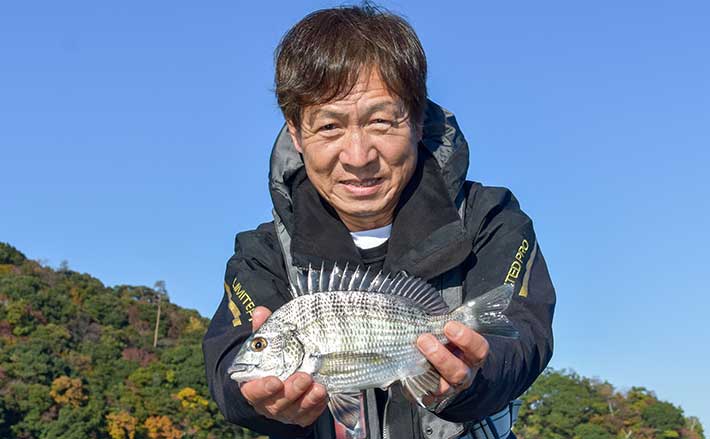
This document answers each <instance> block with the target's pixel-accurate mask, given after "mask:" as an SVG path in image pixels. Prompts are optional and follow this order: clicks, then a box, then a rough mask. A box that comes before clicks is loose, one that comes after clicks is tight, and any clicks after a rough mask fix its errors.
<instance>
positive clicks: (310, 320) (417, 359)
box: [227, 264, 518, 438]
mask: <svg viewBox="0 0 710 439" xmlns="http://www.w3.org/2000/svg"><path fill="white" fill-rule="evenodd" d="M291 290H292V295H293V296H294V298H293V299H292V300H290V301H289V302H287V303H286V304H284V305H283V306H282V307H280V308H279V309H277V310H276V311H274V312H273V314H271V316H269V318H268V319H267V320H266V321H265V322H264V323H263V324H262V326H261V327H259V329H258V330H257V331H255V332H254V333H253V334H252V335H251V336H250V337H248V338H247V339H246V341H245V342H244V343H243V344H242V346H241V347H240V349H239V350H238V352H237V354H236V356H235V357H234V360H233V361H232V363H231V366H230V367H229V368H228V370H227V373H228V374H229V377H230V378H231V379H232V380H234V381H236V382H238V383H243V382H247V381H251V380H254V379H259V378H264V377H267V376H276V377H278V378H280V379H281V380H285V379H286V378H288V377H289V376H291V375H292V374H294V373H295V372H299V371H300V372H306V373H308V374H310V375H311V376H312V377H313V380H314V381H315V382H317V383H320V384H321V385H323V386H324V387H325V389H326V391H327V392H328V396H329V401H328V407H329V409H330V411H331V413H332V414H333V417H334V418H335V420H336V421H338V422H339V423H341V424H343V425H344V426H345V427H346V428H347V429H348V433H349V435H350V436H349V437H357V438H359V437H363V434H364V433H363V428H362V425H361V424H362V422H363V421H362V418H363V417H362V413H361V391H362V390H365V389H371V388H380V389H383V390H386V389H387V388H389V387H390V386H391V385H393V384H395V383H400V384H401V386H402V389H403V391H404V392H405V393H408V394H409V396H410V397H411V399H412V400H414V401H416V402H417V403H418V404H419V405H421V406H422V407H424V406H425V404H424V402H423V401H424V398H425V397H426V396H427V395H431V394H433V393H434V392H436V391H437V389H438V387H439V381H440V380H439V378H440V375H439V373H438V372H437V371H436V369H435V368H434V367H433V366H432V365H431V363H429V362H428V361H427V360H426V358H425V357H424V355H422V354H421V352H420V351H419V349H418V348H417V346H416V340H417V338H418V337H419V336H420V335H421V334H424V333H431V334H433V335H434V337H436V338H437V340H439V341H440V342H441V343H444V344H445V343H447V342H448V340H447V338H446V336H445V335H444V325H445V324H446V323H447V322H449V321H458V322H461V323H463V324H465V325H466V326H468V327H470V328H471V329H473V330H475V331H477V332H479V333H481V334H488V335H498V336H504V337H512V338H516V337H518V331H517V330H516V329H515V327H514V326H513V325H512V324H511V322H510V320H509V319H508V317H507V316H506V315H505V314H504V311H505V310H506V309H507V308H508V305H509V304H510V302H511V300H512V296H513V286H512V285H510V284H503V285H501V286H499V287H497V288H495V289H493V290H491V291H489V292H487V293H485V294H483V295H481V296H479V297H476V298H474V299H472V300H469V301H467V302H465V303H463V304H462V305H461V306H459V307H457V308H456V309H453V310H449V307H448V306H447V305H446V302H445V301H444V300H443V298H442V297H441V296H440V294H439V293H438V291H437V290H436V289H434V288H433V287H432V286H431V285H430V284H429V283H427V282H426V281H425V280H423V279H420V278H418V277H415V276H411V275H409V274H407V273H406V272H399V273H397V274H394V275H392V274H384V273H383V272H382V271H378V272H374V271H371V270H370V269H369V268H368V269H367V270H363V269H362V268H361V267H360V266H356V267H355V268H349V267H348V265H347V264H346V265H345V267H344V268H342V269H341V268H340V267H339V266H338V265H337V264H335V265H333V267H332V268H330V269H326V268H325V266H324V265H322V266H321V267H320V268H318V269H315V268H313V267H309V268H308V270H305V271H304V272H300V273H299V275H298V278H297V279H296V285H292V286H291Z"/></svg>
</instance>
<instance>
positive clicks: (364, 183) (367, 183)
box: [342, 178, 382, 187]
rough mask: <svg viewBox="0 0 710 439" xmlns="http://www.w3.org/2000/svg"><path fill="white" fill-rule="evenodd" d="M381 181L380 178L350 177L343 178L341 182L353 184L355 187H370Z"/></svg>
mask: <svg viewBox="0 0 710 439" xmlns="http://www.w3.org/2000/svg"><path fill="white" fill-rule="evenodd" d="M381 181H382V179H381V178H365V179H362V180H360V179H352V180H343V181H342V183H343V184H346V185H348V186H355V187H372V186H375V185H377V184H379V183H380V182H381Z"/></svg>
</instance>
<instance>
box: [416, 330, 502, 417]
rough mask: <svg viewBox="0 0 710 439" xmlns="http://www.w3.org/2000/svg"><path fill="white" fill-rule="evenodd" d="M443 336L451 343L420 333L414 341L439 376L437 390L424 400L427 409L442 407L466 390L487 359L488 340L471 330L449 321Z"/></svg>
mask: <svg viewBox="0 0 710 439" xmlns="http://www.w3.org/2000/svg"><path fill="white" fill-rule="evenodd" d="M444 334H445V335H446V338H448V339H449V341H450V342H451V343H450V344H448V345H446V346H444V345H443V344H441V343H439V341H437V339H436V338H435V337H434V336H433V335H431V334H422V335H420V336H419V338H418V339H417V347H418V348H419V350H420V351H421V352H422V354H424V356H425V357H426V359H427V360H429V362H430V363H431V364H432V365H433V366H434V368H436V370H437V371H439V374H440V375H441V382H440V383H439V389H438V391H437V392H436V393H434V394H433V395H429V396H427V397H425V398H424V404H426V405H427V407H428V408H430V409H441V408H443V407H440V404H439V403H440V402H441V401H444V400H446V401H447V402H448V401H450V400H451V399H453V397H454V396H455V395H457V394H459V393H460V392H462V391H464V390H466V389H468V388H469V387H470V386H471V383H472V382H473V378H474V376H475V375H476V372H477V370H478V369H479V368H480V367H481V365H482V364H483V362H484V361H485V360H486V357H487V356H488V341H487V340H486V339H485V338H484V337H483V336H482V335H480V334H479V333H477V332H475V331H474V330H472V329H471V328H469V327H467V326H465V325H463V324H461V323H459V322H449V323H447V324H446V326H445V327H444Z"/></svg>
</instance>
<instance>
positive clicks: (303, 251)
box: [269, 101, 471, 279]
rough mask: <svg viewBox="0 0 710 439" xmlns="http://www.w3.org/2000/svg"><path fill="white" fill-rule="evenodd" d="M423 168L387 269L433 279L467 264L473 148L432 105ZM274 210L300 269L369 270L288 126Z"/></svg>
mask: <svg viewBox="0 0 710 439" xmlns="http://www.w3.org/2000/svg"><path fill="white" fill-rule="evenodd" d="M423 134H424V135H423V139H422V142H421V143H420V154H419V162H418V164H417V169H416V171H415V174H414V176H413V177H412V179H411V180H410V182H409V184H408V185H407V187H406V188H405V190H404V192H403V194H402V197H401V199H400V202H399V205H398V207H397V209H396V211H395V219H394V223H393V225H392V235H391V236H390V241H389V245H388V252H387V257H386V259H385V270H388V271H400V270H404V271H406V272H408V273H410V274H415V275H417V276H420V277H423V278H425V279H430V278H432V277H434V276H436V275H437V274H440V273H443V272H445V271H447V270H449V269H451V268H453V267H455V266H456V265H458V264H459V263H461V262H462V261H463V259H465V258H466V256H467V255H468V254H469V252H470V249H471V242H470V238H469V237H467V236H466V234H465V228H464V225H463V222H462V220H461V218H460V217H459V215H458V212H457V209H456V206H455V201H454V200H455V199H456V196H457V195H458V193H459V191H460V190H461V188H462V186H463V183H464V181H465V177H466V171H467V169H468V145H467V144H466V141H465V139H464V137H463V134H462V133H461V132H460V130H459V129H458V125H457V124H456V120H455V118H454V116H453V114H451V113H450V112H448V111H446V110H444V109H442V108H441V107H439V106H438V105H436V104H434V103H433V102H431V101H429V105H428V107H427V113H426V118H425V123H424V130H423ZM269 187H270V191H271V198H272V201H273V204H274V210H275V211H276V213H277V214H278V216H279V217H280V218H281V221H282V222H283V224H284V226H285V228H286V230H287V231H288V233H289V235H290V236H291V249H290V250H291V255H292V257H293V263H294V265H296V266H299V267H307V266H308V265H309V264H312V265H315V266H320V264H321V263H323V262H325V263H326V264H330V263H333V262H338V263H343V264H344V263H346V262H347V263H350V264H361V263H362V261H361V259H360V254H359V252H358V250H357V248H356V247H355V244H354V243H353V241H352V239H351V237H350V234H349V231H348V230H347V228H346V227H345V225H344V224H343V223H342V222H341V221H340V220H339V219H338V217H337V214H335V212H334V211H333V209H332V208H331V207H330V206H329V205H328V204H327V203H326V202H324V201H323V200H322V199H321V198H320V196H319V195H318V193H317V191H316V190H315V188H314V187H313V185H312V184H311V183H310V181H309V180H308V178H307V177H306V173H305V170H304V168H303V161H302V160H301V157H300V155H299V154H298V152H296V150H295V148H294V147H293V144H292V143H291V139H290V136H289V135H288V132H287V130H286V128H285V127H284V128H283V129H282V130H281V133H280V134H279V137H278V138H277V140H276V143H275V145H274V149H273V151H272V154H271V170H270V174H269Z"/></svg>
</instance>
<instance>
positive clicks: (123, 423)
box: [106, 411, 138, 439]
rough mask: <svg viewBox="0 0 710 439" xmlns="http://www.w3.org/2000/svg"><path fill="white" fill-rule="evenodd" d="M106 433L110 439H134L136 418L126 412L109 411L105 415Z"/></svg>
mask: <svg viewBox="0 0 710 439" xmlns="http://www.w3.org/2000/svg"><path fill="white" fill-rule="evenodd" d="M106 421H107V422H108V434H109V436H111V439H134V438H135V437H136V425H137V424H138V419H136V418H134V417H133V416H131V415H130V414H128V413H127V412H124V411H121V412H118V413H110V414H108V415H106Z"/></svg>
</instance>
